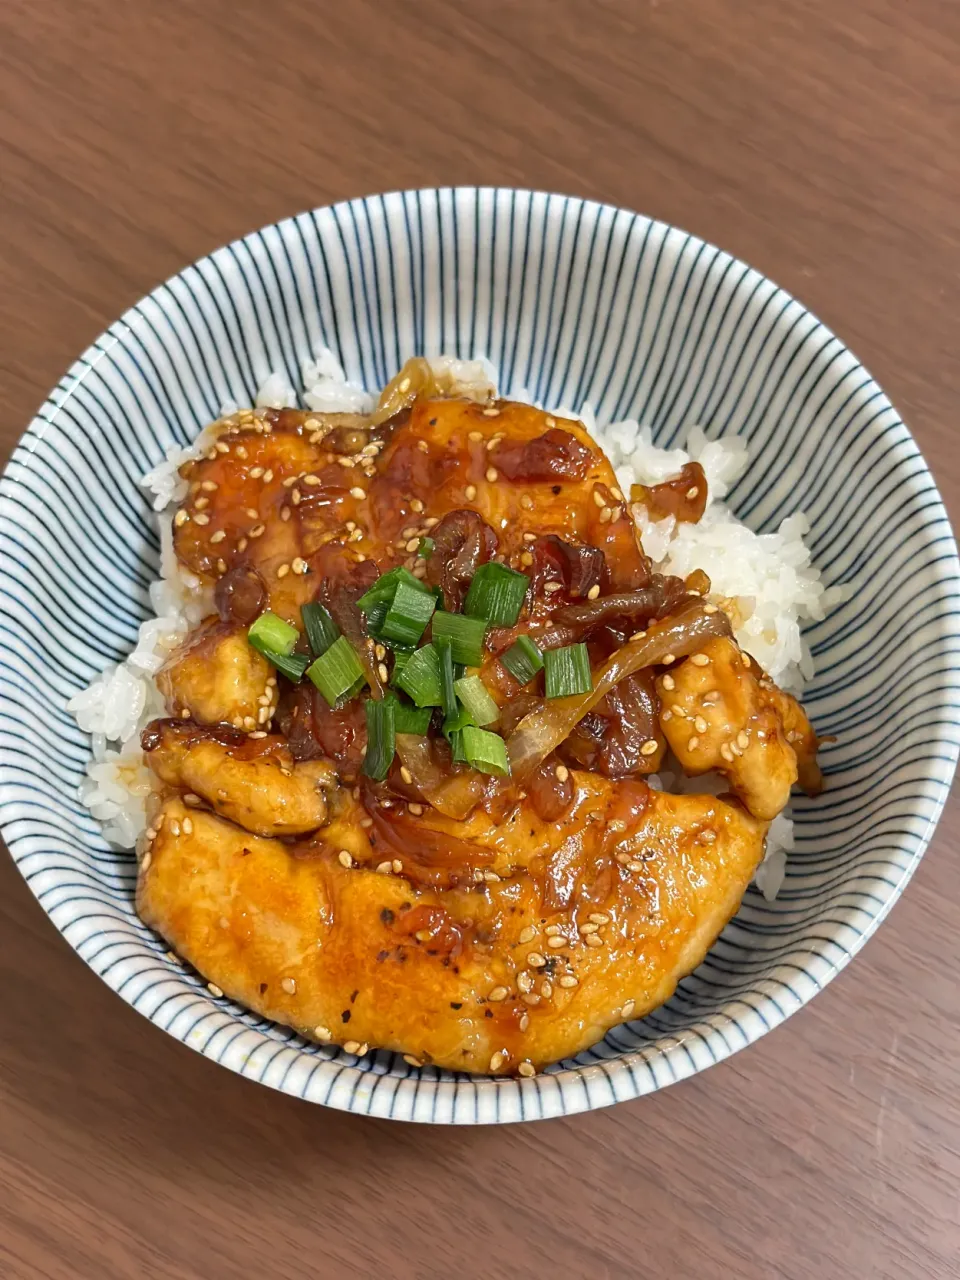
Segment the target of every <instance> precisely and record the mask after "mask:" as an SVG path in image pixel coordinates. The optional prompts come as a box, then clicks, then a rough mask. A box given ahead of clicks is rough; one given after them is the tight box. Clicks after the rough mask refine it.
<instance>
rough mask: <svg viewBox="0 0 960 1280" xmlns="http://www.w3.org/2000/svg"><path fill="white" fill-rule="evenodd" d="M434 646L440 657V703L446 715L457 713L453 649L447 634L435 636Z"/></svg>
mask: <svg viewBox="0 0 960 1280" xmlns="http://www.w3.org/2000/svg"><path fill="white" fill-rule="evenodd" d="M433 647H434V648H435V649H436V651H437V657H438V658H439V659H440V705H441V707H443V714H444V715H445V716H453V715H456V713H457V691H456V689H455V688H454V675H453V650H452V648H451V645H450V640H449V638H448V637H447V636H441V637H439V639H438V638H436V637H435V638H434V642H433Z"/></svg>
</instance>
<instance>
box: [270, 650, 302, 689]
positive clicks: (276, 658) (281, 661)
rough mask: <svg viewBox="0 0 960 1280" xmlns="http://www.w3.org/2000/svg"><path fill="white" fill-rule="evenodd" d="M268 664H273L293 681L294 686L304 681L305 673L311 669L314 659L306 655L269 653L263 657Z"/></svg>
mask: <svg viewBox="0 0 960 1280" xmlns="http://www.w3.org/2000/svg"><path fill="white" fill-rule="evenodd" d="M263 656H264V657H265V658H266V660H267V661H268V662H272V663H273V665H274V666H275V667H276V669H277V670H278V671H279V672H281V673H282V674H283V675H285V676H286V677H287V679H288V680H292V681H293V683H294V684H299V683H300V681H301V680H302V679H303V673H304V672H305V671H306V669H307V667H309V665H310V663H311V661H312V659H311V658H309V657H308V656H307V655H306V654H305V653H269V652H265V653H264V655H263Z"/></svg>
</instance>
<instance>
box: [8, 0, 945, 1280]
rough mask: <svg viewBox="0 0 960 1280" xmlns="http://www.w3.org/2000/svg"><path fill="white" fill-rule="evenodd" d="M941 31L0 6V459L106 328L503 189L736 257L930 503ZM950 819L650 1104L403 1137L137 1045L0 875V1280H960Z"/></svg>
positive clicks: (596, 18) (745, 4)
mask: <svg viewBox="0 0 960 1280" xmlns="http://www.w3.org/2000/svg"><path fill="white" fill-rule="evenodd" d="M958 67H960V3H957V0H476V2H475V3H468V2H466V0H381V2H380V3H377V2H376V0H299V2H297V0H232V2H231V0H113V2H109V0H5V3H4V4H3V5H2V6H0V389H2V402H0V403H2V418H0V430H2V433H3V434H2V436H0V448H2V450H3V451H4V453H5V452H6V451H7V450H8V449H9V447H10V446H12V444H13V442H14V440H15V439H16V437H17V436H18V435H19V433H20V431H21V430H22V428H23V426H24V425H25V423H26V422H27V420H28V418H29V417H30V415H31V413H32V412H33V410H34V409H35V407H36V406H37V405H38V403H39V402H40V400H41V399H42V397H43V395H44V394H45V393H46V391H47V390H48V389H49V387H50V386H52V384H53V383H54V382H55V381H56V380H57V378H58V377H59V376H60V374H61V373H62V372H63V371H64V369H65V368H66V366H67V365H68V363H69V362H70V361H71V360H72V358H73V357H74V356H75V355H77V354H78V353H79V352H80V351H81V349H82V348H83V347H85V346H86V345H87V343H89V342H90V341H91V340H92V339H93V338H94V337H95V336H96V334H97V333H98V332H99V331H100V330H101V329H103V328H104V326H105V325H106V324H107V323H109V322H110V321H111V320H112V319H113V318H114V317H115V316H117V315H118V314H119V313H120V312H121V311H122V310H123V309H124V308H125V307H127V306H129V305H130V304H131V303H132V302H133V301H135V300H136V299H137V298H138V297H139V296H140V295H142V294H143V293H145V292H146V291H147V290H149V289H150V288H151V287H152V286H153V285H154V284H156V283H157V282H158V281H160V280H161V279H163V278H164V277H166V276H167V275H168V274H170V273H171V272H174V271H176V270H178V269H179V268H180V267H181V266H183V265H184V264H186V263H187V262H189V261H191V260H192V259H194V258H195V257H197V256H198V255H200V254H202V253H205V252H206V251H208V250H209V249H211V248H213V247H215V246H216V245H219V244H221V243H223V242H224V241H226V240H229V239H231V238H232V237H234V236H237V235H240V234H242V233H244V232H246V231H249V230H251V229H253V228H255V227H257V226H259V225H261V224H262V223H265V222H269V221H272V220H274V219H276V218H278V217H281V216H283V215H285V214H289V213H292V212H294V211H297V210H299V209H302V208H305V207H308V206H311V205H316V204H325V203H327V202H329V201H331V200H335V199H339V198H341V197H345V196H352V195H358V194H362V193H366V192H372V191H381V190H391V189H393V188H398V187H411V186H417V185H434V184H450V183H473V182H480V183H502V184H514V185H519V186H525V187H540V188H546V189H550V190H555V191H567V192H574V193H579V194H585V195H589V196H594V197H597V198H600V199H605V200H608V201H611V202H613V203H616V204H620V205H625V206H627V207H630V208H636V209H640V210H643V211H644V212H647V213H651V214H656V215H658V216H659V217H661V218H665V219H668V220H670V221H673V222H676V223H678V224H680V225H681V226H683V227H685V228H687V229H688V230H690V231H693V232H696V233H698V234H700V235H701V236H703V237H705V238H707V239H709V240H712V241H715V242H717V243H719V244H721V245H723V246H724V247H725V248H727V249H729V250H732V251H733V252H734V253H736V254H738V255H740V256H742V257H744V258H746V259H748V260H749V261H750V262H751V263H753V264H754V265H755V266H756V267H758V268H760V269H761V270H762V271H765V272H767V273H768V274H770V275H771V276H773V277H774V278H775V279H776V280H777V281H778V282H780V283H781V284H783V285H784V286H785V287H786V288H788V289H790V290H792V291H793V292H795V293H796V294H798V295H799V297H800V298H801V299H802V300H803V301H805V302H806V303H807V304H808V305H810V306H811V307H812V308H813V309H814V310H815V311H816V312H817V313H818V314H819V315H820V316H821V318H822V319H824V320H825V321H826V322H827V323H828V324H829V325H830V326H831V327H832V328H834V329H835V330H836V331H837V332H838V333H839V334H840V335H841V337H843V338H844V339H845V340H846V341H847V342H848V343H849V344H850V345H851V346H852V347H853V349H854V350H855V351H856V352H857V353H858V354H859V355H860V356H861V358H862V359H863V360H864V361H865V362H866V364H867V365H868V367H869V368H870V369H871V370H872V371H873V372H874V373H875V374H876V375H877V376H878V377H879V379H880V381H881V382H882V383H883V385H884V386H885V388H886V389H887V390H888V391H889V392H890V394H891V395H892V397H893V399H894V401H895V402H896V403H897V405H898V406H899V408H900V409H901V412H902V413H903V415H904V416H905V418H906V419H907V421H908V422H909V423H910V424H911V426H912V428H913V430H914V432H915V434H916V435H917V437H918V439H919V440H920V443H921V446H922V447H923V449H924V450H925V452H926V455H927V457H928V459H930V461H931V462H932V464H933V466H934V469H935V471H936V473H937V476H938V478H939V481H940V483H941V485H942V487H943V490H944V492H945V495H946V498H947V502H948V504H952V506H953V510H954V514H957V513H958V512H960V448H958V447H957V443H956V434H955V432H956V421H957V413H958V403H960V359H958V349H960V344H958V337H960V334H958V324H957V304H958V285H960V231H958V227H960V215H958V211H960V168H958V141H960V71H958ZM958 812H960V810H958V807H957V805H956V804H954V805H953V806H952V807H951V808H948V811H947V814H946V816H945V818H944V820H943V822H942V824H941V826H940V830H939V832H938V835H937V838H936V839H935V841H934V843H933V846H932V848H931V849H930V851H929V853H928V855H927V857H926V858H925V859H924V862H923V865H922V866H921V868H920V870H919V872H918V873H917V876H916V878H915V880H914V882H913V883H912V885H911V886H910V889H909V891H908V893H907V894H906V897H905V899H904V901H903V902H902V903H901V904H900V905H898V906H897V907H896V909H895V910H894V912H893V914H892V916H891V918H890V920H889V922H888V923H887V924H885V925H884V927H883V928H882V929H881V931H880V933H879V935H878V936H877V938H876V939H875V940H874V941H873V942H871V943H870V945H869V946H868V947H867V949H866V951H865V953H864V954H863V955H862V956H861V957H860V958H858V960H857V961H856V962H855V963H854V964H853V965H852V966H851V968H849V969H848V970H847V971H846V972H845V973H844V974H843V975H842V977H841V978H839V979H838V980H837V981H836V983H834V985H833V986H831V987H830V988H829V989H828V990H827V991H825V992H824V993H823V994H822V995H820V996H819V997H818V998H817V999H816V1000H815V1001H814V1002H813V1004H812V1005H811V1006H810V1007H808V1008H807V1009H806V1010H804V1011H803V1012H801V1013H800V1014H799V1015H797V1016H796V1017H794V1018H792V1019H791V1020H790V1022H789V1023H788V1024H787V1025H786V1026H785V1027H783V1028H782V1029H780V1030H778V1031H776V1032H775V1033H774V1034H773V1035H771V1036H770V1037H768V1038H767V1039H766V1040H764V1041H762V1042H760V1043H759V1044H757V1045H755V1046H752V1047H751V1048H750V1049H748V1050H747V1051H746V1052H745V1053H743V1054H741V1055H739V1056H737V1057H735V1058H733V1059H732V1060H731V1061H729V1062H727V1063H725V1064H723V1065H721V1066H719V1067H717V1068H714V1069H713V1070H711V1071H709V1072H707V1073H706V1074H705V1075H701V1076H698V1077H697V1078H695V1079H694V1080H692V1081H690V1082H689V1083H686V1084H683V1085H680V1086H678V1087H676V1088H673V1089H670V1090H668V1091H666V1092H664V1093H661V1094H658V1095H656V1096H655V1097H652V1098H648V1099H646V1100H641V1101H638V1102H635V1103H632V1104H627V1105H623V1106H620V1107H616V1108H614V1109H613V1110H609V1111H604V1112H599V1113H595V1114H593V1115H585V1116H581V1117H578V1118H576V1119H572V1120H569V1121H552V1122H549V1123H545V1124H540V1125H535V1126H532V1127H531V1126H528V1127H523V1128H512V1129H500V1130H496V1129H488V1130H474V1131H468V1130H459V1131H458V1130H453V1129H438V1130H426V1129H421V1128H415V1127H413V1126H403V1125H390V1124H387V1123H382V1122H376V1121H369V1120H360V1119H355V1118H352V1117H349V1116H344V1115H340V1114H337V1113H334V1112H329V1111H324V1110H322V1109H319V1108H311V1107H308V1106H306V1105H304V1104H301V1103H298V1102H295V1101H293V1100H292V1099H289V1098H285V1097H281V1096H278V1095H275V1094H273V1093H271V1092H269V1091H267V1090H266V1089H263V1088H260V1087H258V1086H256V1085H254V1084H251V1083H247V1082H245V1081H243V1080H240V1079H238V1078H236V1077H234V1076H232V1075H230V1074H229V1073H227V1072H226V1071H224V1070H222V1069H221V1068H219V1067H217V1066H215V1065H214V1064H212V1063H210V1062H207V1061H205V1060H203V1059H202V1058H200V1057H199V1056H198V1055H196V1054H194V1053H192V1052H190V1051H189V1050H188V1049H185V1048H183V1047H182V1046H180V1045H178V1044H175V1043H174V1042H173V1041H172V1040H170V1039H168V1038H167V1037H165V1036H163V1035H162V1034H161V1033H160V1032H158V1031H156V1030H155V1029H154V1028H152V1027H151V1026H150V1025H149V1024H148V1023H147V1022H146V1021H145V1020H144V1019H142V1018H140V1017H139V1016H138V1015H137V1014H135V1013H134V1012H133V1011H132V1010H130V1009H129V1008H128V1007H127V1006H126V1005H124V1004H122V1003H121V1002H120V1001H119V1000H118V999H116V998H115V997H114V996H113V995H111V994H110V993H109V992H108V991H107V989H106V988H105V987H104V986H102V985H101V984H100V982H99V981H98V980H97V979H96V978H95V977H94V976H93V975H92V974H91V973H89V972H88V971H87V970H86V969H85V968H84V966H83V965H82V964H81V963H80V962H79V961H78V960H77V959H76V957H75V956H74V955H73V954H72V953H71V952H70V951H69V949H68V948H67V946H66V945H65V944H64V943H63V942H62V940H61V939H60V938H59V936H58V935H57V933H56V932H55V931H54V929H53V927H52V926H51V925H50V924H49V923H48V921H47V919H46V917H45V916H44V915H43V914H42V912H41V911H40V909H39V907H38V906H37V905H36V903H35V902H34V901H33V899H32V897H31V896H30V895H29V893H28V892H27V890H26V888H25V887H24V885H23V884H22V883H21V881H20V879H19V878H18V876H17V874H16V872H15V871H14V870H13V868H12V865H11V864H10V863H9V862H8V860H7V859H5V858H4V859H3V860H2V861H0V1275H2V1276H3V1277H4V1280H21V1278H27V1277H29V1278H31V1280H32V1278H33V1277H44V1278H45V1280H119V1278H120V1277H137V1278H138V1280H139V1278H141V1277H143V1278H148V1280H152V1278H154V1277H157V1278H163V1280H168V1278H169V1280H173V1278H174V1277H176V1278H178V1280H179V1278H183V1280H187V1278H189V1280H200V1278H201V1277H203V1280H221V1277H234V1276H236V1277H261V1276H262V1277H268V1278H270V1280H286V1278H288V1277H289V1278H291V1280H293V1278H296V1280H299V1278H300V1277H306V1276H314V1275H316V1276H323V1277H368V1276H369V1277H373V1276H377V1277H387V1278H390V1280H394V1278H396V1280H408V1278H409V1280H453V1278H455V1277H466V1278H468V1280H471V1278H473V1277H477V1278H480V1277H482V1278H483V1280H500V1278H501V1277H511V1280H512V1278H514V1277H538V1278H539V1277H554V1276H560V1275H562V1276H564V1277H590V1280H607V1278H613V1277H634V1276H657V1277H665V1278H666V1280H675V1278H680V1280H686V1277H696V1278H697V1280H713V1278H714V1277H718V1278H719V1277H723V1278H724V1280H727V1278H729V1277H734V1278H736V1280H740V1278H742V1280H754V1278H755V1277H765V1278H766V1277H778V1278H780V1277H787V1278H789V1280H794V1278H797V1280H806V1278H807V1277H817V1278H818V1280H833V1278H834V1277H837V1278H840V1277H842V1278H843V1280H850V1278H851V1277H871V1278H873V1277H891V1278H896V1280H900V1278H901V1277H937V1278H939V1277H944V1276H960V1065H958V1064H960V1030H958V1013H960V994H958V983H957V980H958V976H960V964H958V933H960V907H958V892H960V890H958V876H957V872H956V866H955V863H954V858H955V857H956V853H957V839H956V835H955V824H956V821H957V817H958Z"/></svg>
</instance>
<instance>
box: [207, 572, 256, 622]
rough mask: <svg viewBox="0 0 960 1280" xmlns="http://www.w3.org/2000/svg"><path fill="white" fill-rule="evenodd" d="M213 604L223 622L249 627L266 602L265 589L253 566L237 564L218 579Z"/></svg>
mask: <svg viewBox="0 0 960 1280" xmlns="http://www.w3.org/2000/svg"><path fill="white" fill-rule="evenodd" d="M213 602H214V604H215V605H216V608H217V613H219V615H220V617H221V619H222V620H223V621H224V622H242V623H243V625H244V626H249V625H250V623H251V622H253V621H254V619H255V618H257V616H258V615H259V614H260V613H261V611H262V609H263V606H264V605H265V604H266V602H267V588H266V587H265V586H264V583H263V579H262V578H261V577H260V575H259V573H257V571H256V569H254V567H253V565H250V564H238V565H236V566H235V568H233V569H231V570H230V571H229V573H225V574H224V575H223V577H222V578H220V579H218V581H217V585H216V586H215V587H214V589H213Z"/></svg>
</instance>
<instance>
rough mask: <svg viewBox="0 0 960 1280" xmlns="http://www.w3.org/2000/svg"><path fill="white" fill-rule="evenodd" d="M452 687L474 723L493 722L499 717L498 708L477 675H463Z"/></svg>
mask: <svg viewBox="0 0 960 1280" xmlns="http://www.w3.org/2000/svg"><path fill="white" fill-rule="evenodd" d="M453 687H454V688H455V689H456V691H457V697H458V698H459V699H460V701H461V702H462V703H463V705H464V707H465V708H466V709H467V711H468V712H469V714H470V718H471V719H472V720H473V723H474V724H476V725H485V724H493V723H494V722H495V721H497V720H499V719H500V708H499V707H498V706H497V704H496V703H495V702H494V700H493V698H491V696H490V691H489V690H488V689H487V686H486V685H485V684H484V683H483V681H482V680H481V679H480V677H479V676H464V677H463V679H462V680H457V681H456V682H455V684H454V686H453Z"/></svg>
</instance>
